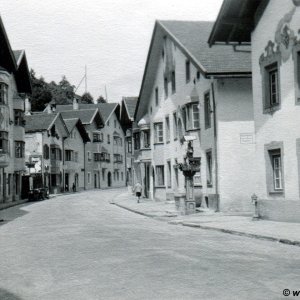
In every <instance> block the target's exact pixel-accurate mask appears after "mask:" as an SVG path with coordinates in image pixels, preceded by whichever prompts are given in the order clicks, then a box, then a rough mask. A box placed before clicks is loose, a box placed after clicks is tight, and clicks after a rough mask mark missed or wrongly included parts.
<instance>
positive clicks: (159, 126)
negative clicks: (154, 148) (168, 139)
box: [154, 123, 164, 143]
mask: <svg viewBox="0 0 300 300" xmlns="http://www.w3.org/2000/svg"><path fill="white" fill-rule="evenodd" d="M154 134H155V135H154V143H163V142H164V132H163V123H155V124H154Z"/></svg>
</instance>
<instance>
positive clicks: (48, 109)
mask: <svg viewBox="0 0 300 300" xmlns="http://www.w3.org/2000/svg"><path fill="white" fill-rule="evenodd" d="M47 113H48V114H52V107H51V104H50V103H48V104H47Z"/></svg>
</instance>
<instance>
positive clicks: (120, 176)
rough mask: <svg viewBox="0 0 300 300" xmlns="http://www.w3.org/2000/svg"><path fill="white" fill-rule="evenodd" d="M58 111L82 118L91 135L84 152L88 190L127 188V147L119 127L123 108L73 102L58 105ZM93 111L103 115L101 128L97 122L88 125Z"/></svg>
mask: <svg viewBox="0 0 300 300" xmlns="http://www.w3.org/2000/svg"><path fill="white" fill-rule="evenodd" d="M53 109H54V108H52V109H49V108H48V110H53ZM55 111H56V112H60V113H61V114H62V116H63V117H64V118H66V117H68V118H71V117H79V118H80V119H81V120H82V123H83V125H84V127H85V129H86V131H87V133H88V134H89V137H90V140H91V142H89V143H87V144H86V150H85V151H86V164H85V169H86V173H87V174H86V188H88V189H92V188H108V187H119V186H125V184H126V173H125V151H124V149H125V146H124V132H123V129H122V127H121V124H120V105H119V104H118V103H98V104H83V103H78V101H77V99H74V102H73V105H56V107H55ZM90 111H97V113H98V114H99V115H100V116H101V124H102V125H101V126H100V127H97V124H96V123H95V122H93V123H88V119H89V117H88V116H87V114H88V112H90ZM83 115H84V116H83ZM95 121H97V120H96V119H95Z"/></svg>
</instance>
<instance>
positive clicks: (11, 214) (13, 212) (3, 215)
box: [0, 202, 38, 300]
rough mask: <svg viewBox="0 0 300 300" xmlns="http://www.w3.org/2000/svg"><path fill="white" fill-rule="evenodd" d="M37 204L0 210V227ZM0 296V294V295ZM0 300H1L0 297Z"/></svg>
mask: <svg viewBox="0 0 300 300" xmlns="http://www.w3.org/2000/svg"><path fill="white" fill-rule="evenodd" d="M36 203H38V202H26V203H23V204H20V205H16V206H13V207H9V208H6V209H2V210H0V220H1V221H2V220H3V221H2V222H0V226H1V225H4V224H7V223H8V222H11V221H13V220H15V219H17V218H20V217H23V216H24V215H27V214H28V213H29V211H27V210H24V209H23V208H25V207H27V206H30V205H33V204H36ZM0 295H1V294H0ZM0 300H2V298H1V297H0Z"/></svg>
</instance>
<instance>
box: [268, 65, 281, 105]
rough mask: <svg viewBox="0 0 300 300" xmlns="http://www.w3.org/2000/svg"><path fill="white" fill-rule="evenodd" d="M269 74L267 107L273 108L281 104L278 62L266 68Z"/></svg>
mask: <svg viewBox="0 0 300 300" xmlns="http://www.w3.org/2000/svg"><path fill="white" fill-rule="evenodd" d="M266 72H267V76H268V88H267V92H268V95H267V99H266V100H267V101H266V103H265V108H271V107H273V106H276V105H278V104H279V86H278V68H277V63H275V64H273V65H271V66H269V67H267V68H266Z"/></svg>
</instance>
